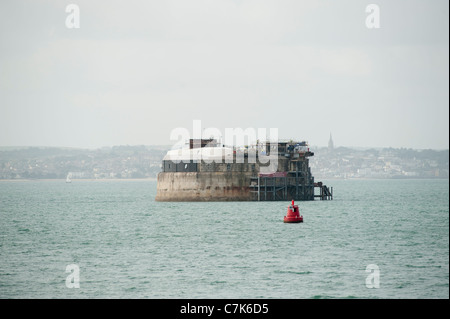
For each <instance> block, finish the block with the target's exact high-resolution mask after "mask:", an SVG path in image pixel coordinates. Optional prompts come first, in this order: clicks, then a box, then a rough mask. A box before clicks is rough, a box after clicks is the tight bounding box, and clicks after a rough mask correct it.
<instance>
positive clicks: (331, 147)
mask: <svg viewBox="0 0 450 319" xmlns="http://www.w3.org/2000/svg"><path fill="white" fill-rule="evenodd" d="M333 149H334V143H333V138H332V137H331V132H330V139H329V140H328V150H329V151H332V150H333Z"/></svg>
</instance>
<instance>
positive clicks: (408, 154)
mask: <svg viewBox="0 0 450 319" xmlns="http://www.w3.org/2000/svg"><path fill="white" fill-rule="evenodd" d="M169 149H170V146H160V145H153V146H152V145H135V146H130V145H125V146H113V147H104V148H99V149H75V148H63V147H20V148H16V147H0V181H1V180H65V179H66V178H67V176H70V179H72V180H73V181H77V180H96V181H98V180H151V179H156V178H157V176H158V173H159V172H161V162H162V159H163V157H164V156H165V154H166V153H167V151H168V150H169ZM311 150H312V151H313V152H314V156H312V157H311V159H310V166H311V172H312V175H313V176H314V178H315V179H316V180H323V179H339V180H346V179H448V178H449V150H448V149H447V150H431V149H429V150H414V149H406V148H349V147H336V146H334V147H331V148H330V147H318V146H312V147H311ZM69 174H71V175H69Z"/></svg>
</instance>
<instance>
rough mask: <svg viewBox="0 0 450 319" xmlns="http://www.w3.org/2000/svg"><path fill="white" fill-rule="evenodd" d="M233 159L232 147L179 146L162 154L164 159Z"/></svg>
mask: <svg viewBox="0 0 450 319" xmlns="http://www.w3.org/2000/svg"><path fill="white" fill-rule="evenodd" d="M226 158H231V159H233V149H232V148H230V147H202V148H194V149H189V148H181V149H177V150H171V151H168V152H167V154H166V156H164V158H163V160H164V161H189V160H194V161H200V160H202V159H203V160H215V159H226Z"/></svg>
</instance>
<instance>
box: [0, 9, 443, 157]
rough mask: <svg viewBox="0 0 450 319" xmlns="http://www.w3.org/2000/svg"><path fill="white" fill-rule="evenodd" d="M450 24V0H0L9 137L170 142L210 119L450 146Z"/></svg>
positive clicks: (44, 142)
mask: <svg viewBox="0 0 450 319" xmlns="http://www.w3.org/2000/svg"><path fill="white" fill-rule="evenodd" d="M70 3H75V4H77V5H78V6H79V8H80V28H79V29H68V28H67V27H66V25H65V20H66V17H67V16H68V15H69V13H66V12H65V8H66V6H67V5H68V4H70ZM370 3H375V4H377V5H378V6H379V7H380V22H381V28H379V29H368V28H367V27H366V24H365V20H366V17H367V15H368V13H366V12H365V9H366V6H367V5H368V4H370ZM448 29H449V8H448V1H446V0H432V1H426V0H420V1H411V0H408V1H406V0H405V1H399V0H389V1H377V0H375V1H372V0H370V1H361V0H352V1H312V0H311V1H298V0H234V1H233V0H209V1H208V0H176V1H174V0H169V1H137V0H133V1H130V0H128V1H82V0H72V1H43V0H42V1H18V0H11V1H9V0H2V1H1V2H0V39H1V41H0V146H12V145H23V146H25V145H34V146H70V147H100V146H108V145H120V144H130V145H133V144H146V145H148V144H169V143H174V141H173V142H171V141H170V140H169V137H170V132H171V130H172V129H173V128H176V127H185V128H187V129H189V130H192V125H193V120H201V121H202V126H203V127H204V128H207V127H217V128H219V129H220V130H221V131H222V132H224V130H225V128H226V127H229V128H237V127H240V128H243V129H245V128H248V127H252V128H271V127H276V128H278V131H279V137H281V138H294V139H305V140H307V141H309V143H310V144H311V145H321V146H325V145H326V144H327V142H328V138H329V134H330V132H331V133H332V134H333V138H334V141H335V145H337V146H365V147H411V148H437V149H443V148H445V149H447V148H448V147H449V134H448V133H449V119H448V117H449V90H448V85H449V73H448V72H449V43H448V37H449V34H448Z"/></svg>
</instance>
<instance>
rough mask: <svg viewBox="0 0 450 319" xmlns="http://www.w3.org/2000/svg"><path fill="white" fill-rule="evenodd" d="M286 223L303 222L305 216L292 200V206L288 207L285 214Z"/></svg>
mask: <svg viewBox="0 0 450 319" xmlns="http://www.w3.org/2000/svg"><path fill="white" fill-rule="evenodd" d="M284 222H285V223H303V216H301V215H300V212H299V211H298V205H294V200H292V203H291V206H289V207H288V210H287V214H286V216H284Z"/></svg>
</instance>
